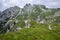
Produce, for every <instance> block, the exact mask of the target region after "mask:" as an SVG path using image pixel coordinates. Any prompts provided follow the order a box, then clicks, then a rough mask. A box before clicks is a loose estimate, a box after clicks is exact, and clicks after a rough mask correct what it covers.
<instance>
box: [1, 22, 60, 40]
mask: <svg viewBox="0 0 60 40" xmlns="http://www.w3.org/2000/svg"><path fill="white" fill-rule="evenodd" d="M31 24H32V27H31V28H23V29H22V30H20V31H16V32H10V33H7V34H0V40H60V36H59V35H58V34H57V33H55V32H53V31H51V30H48V29H46V28H44V27H43V26H42V25H40V24H37V23H35V22H31Z"/></svg>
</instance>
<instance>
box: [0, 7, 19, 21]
mask: <svg viewBox="0 0 60 40" xmlns="http://www.w3.org/2000/svg"><path fill="white" fill-rule="evenodd" d="M19 11H20V8H19V7H18V6H14V7H10V8H8V9H6V10H4V11H3V12H2V14H1V15H0V21H5V20H6V19H9V18H11V17H12V18H13V17H15V16H16V15H17V14H18V13H19Z"/></svg>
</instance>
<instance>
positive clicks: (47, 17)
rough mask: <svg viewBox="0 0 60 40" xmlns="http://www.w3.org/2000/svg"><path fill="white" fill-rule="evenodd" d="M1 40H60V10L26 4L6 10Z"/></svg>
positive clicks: (0, 18)
mask: <svg viewBox="0 0 60 40" xmlns="http://www.w3.org/2000/svg"><path fill="white" fill-rule="evenodd" d="M0 40H60V8H56V9H53V8H52V9H51V8H46V6H44V5H36V4H34V5H31V4H26V5H25V6H24V8H19V7H18V6H14V7H10V8H8V9H6V10H4V11H3V12H2V14H1V15H0Z"/></svg>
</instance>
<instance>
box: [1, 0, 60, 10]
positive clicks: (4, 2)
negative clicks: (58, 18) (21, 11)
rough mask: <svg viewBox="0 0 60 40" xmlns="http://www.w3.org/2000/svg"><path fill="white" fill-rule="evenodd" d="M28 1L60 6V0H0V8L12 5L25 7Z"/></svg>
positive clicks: (48, 5)
mask: <svg viewBox="0 0 60 40" xmlns="http://www.w3.org/2000/svg"><path fill="white" fill-rule="evenodd" d="M26 3H31V4H44V5H46V6H47V7H51V8H52V7H60V6H59V5H60V1H59V0H0V10H4V9H6V8H9V7H11V6H15V5H17V6H19V7H23V6H24V5H25V4H26Z"/></svg>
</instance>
